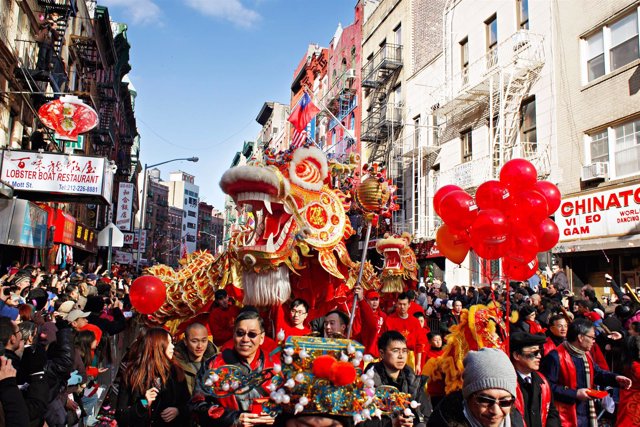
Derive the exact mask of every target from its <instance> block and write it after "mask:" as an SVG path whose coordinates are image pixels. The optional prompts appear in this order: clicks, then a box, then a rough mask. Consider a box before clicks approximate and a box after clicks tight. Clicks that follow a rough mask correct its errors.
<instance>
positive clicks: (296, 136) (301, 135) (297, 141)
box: [291, 129, 307, 148]
mask: <svg viewBox="0 0 640 427" xmlns="http://www.w3.org/2000/svg"><path fill="white" fill-rule="evenodd" d="M306 140H307V130H306V129H304V130H303V131H302V132H298V129H294V130H293V138H291V147H292V148H298V147H302V146H303V145H304V143H305V141H306Z"/></svg>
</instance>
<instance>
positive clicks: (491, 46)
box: [484, 15, 498, 68]
mask: <svg viewBox="0 0 640 427" xmlns="http://www.w3.org/2000/svg"><path fill="white" fill-rule="evenodd" d="M484 23H485V26H486V33H487V68H492V67H495V66H496V65H497V64H498V16H497V15H493V16H492V17H491V18H489V19H487V20H486V21H485V22H484Z"/></svg>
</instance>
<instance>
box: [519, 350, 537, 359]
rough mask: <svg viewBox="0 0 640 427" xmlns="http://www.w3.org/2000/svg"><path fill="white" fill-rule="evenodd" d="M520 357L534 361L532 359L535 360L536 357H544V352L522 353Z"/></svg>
mask: <svg viewBox="0 0 640 427" xmlns="http://www.w3.org/2000/svg"><path fill="white" fill-rule="evenodd" d="M520 355H521V356H522V357H524V358H525V359H529V360H532V359H535V358H536V357H542V351H540V350H536V351H533V352H531V353H520Z"/></svg>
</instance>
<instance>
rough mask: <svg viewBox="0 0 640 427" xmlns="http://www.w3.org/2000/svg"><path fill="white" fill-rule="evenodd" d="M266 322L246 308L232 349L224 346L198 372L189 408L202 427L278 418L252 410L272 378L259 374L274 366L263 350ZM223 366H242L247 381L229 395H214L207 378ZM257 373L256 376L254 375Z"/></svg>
mask: <svg viewBox="0 0 640 427" xmlns="http://www.w3.org/2000/svg"><path fill="white" fill-rule="evenodd" d="M264 338H265V334H264V324H263V321H262V318H261V317H260V315H259V314H258V313H257V312H256V311H252V310H246V311H243V312H241V313H240V314H239V315H238V317H237V318H236V320H235V322H234V326H233V344H234V346H233V349H230V348H227V349H224V350H223V351H222V352H221V353H219V354H217V355H215V356H213V357H212V358H210V359H209V360H207V362H206V363H205V365H204V366H203V367H202V368H201V369H200V371H199V372H198V378H197V380H196V386H195V390H194V394H193V397H192V399H191V403H190V408H191V410H192V412H193V413H195V414H196V417H197V420H198V423H199V424H200V425H201V426H203V427H207V426H212V427H213V426H228V427H231V426H234V427H236V426H243V427H247V426H253V425H271V424H273V423H274V421H275V418H273V417H271V416H270V415H268V414H266V413H260V414H256V413H252V411H251V407H252V404H253V400H254V399H258V398H263V397H268V396H269V390H268V388H267V387H268V386H269V384H270V381H262V379H261V376H260V375H259V374H260V373H262V372H264V371H269V370H271V369H273V362H272V361H271V359H270V358H269V355H268V354H266V353H265V352H263V351H262V350H261V349H260V346H261V345H262V343H263V342H264ZM224 365H233V366H236V367H238V368H239V369H240V371H241V372H242V374H243V375H244V377H245V378H246V381H242V382H241V384H239V388H238V389H237V390H236V391H235V393H231V394H230V396H228V397H223V398H214V397H210V396H208V395H207V393H205V391H204V390H205V387H206V386H205V380H206V379H207V378H208V377H209V372H210V370H215V369H218V368H220V367H222V366H224ZM253 375H255V376H253Z"/></svg>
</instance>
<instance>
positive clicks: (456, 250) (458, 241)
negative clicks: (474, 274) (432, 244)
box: [436, 224, 471, 264]
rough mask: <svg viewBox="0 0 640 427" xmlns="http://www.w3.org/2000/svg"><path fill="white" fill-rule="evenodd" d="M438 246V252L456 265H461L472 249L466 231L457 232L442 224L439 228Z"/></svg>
mask: <svg viewBox="0 0 640 427" xmlns="http://www.w3.org/2000/svg"><path fill="white" fill-rule="evenodd" d="M436 245H438V250H439V251H440V252H441V253H442V254H443V255H444V256H445V257H447V259H448V260H449V261H451V262H453V263H454V264H461V263H462V261H464V259H465V258H466V257H467V254H468V253H469V248H470V247H471V243H470V242H469V235H468V234H467V232H466V231H464V230H456V229H454V228H451V227H449V226H448V225H447V224H442V225H441V226H440V228H438V232H437V233H436Z"/></svg>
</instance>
